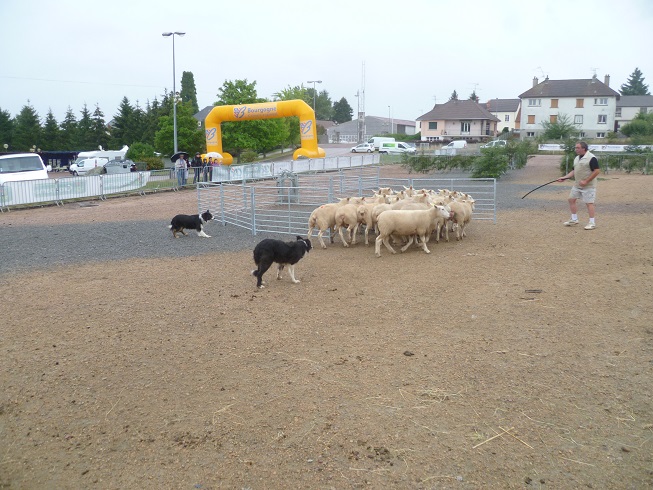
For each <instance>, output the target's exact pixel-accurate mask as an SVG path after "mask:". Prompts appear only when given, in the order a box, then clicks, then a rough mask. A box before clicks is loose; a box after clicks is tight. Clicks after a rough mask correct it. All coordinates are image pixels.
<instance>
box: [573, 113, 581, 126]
mask: <svg viewBox="0 0 653 490" xmlns="http://www.w3.org/2000/svg"><path fill="white" fill-rule="evenodd" d="M574 124H583V116H582V114H581V115H577V116H574Z"/></svg>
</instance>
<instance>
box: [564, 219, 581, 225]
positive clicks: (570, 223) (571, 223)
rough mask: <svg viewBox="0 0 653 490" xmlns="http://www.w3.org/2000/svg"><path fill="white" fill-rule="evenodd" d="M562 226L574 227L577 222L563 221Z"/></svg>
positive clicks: (574, 220)
mask: <svg viewBox="0 0 653 490" xmlns="http://www.w3.org/2000/svg"><path fill="white" fill-rule="evenodd" d="M562 224H563V225H565V226H574V225H577V224H578V220H577V219H570V220H569V221H565V222H564V223H562Z"/></svg>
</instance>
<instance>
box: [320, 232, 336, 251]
mask: <svg viewBox="0 0 653 490" xmlns="http://www.w3.org/2000/svg"><path fill="white" fill-rule="evenodd" d="M324 232H325V230H322V229H321V230H320V231H319V232H318V233H317V238H318V239H319V240H320V245H321V246H322V248H326V243H324V240H323V239H322V235H323V234H324ZM331 242H333V237H331Z"/></svg>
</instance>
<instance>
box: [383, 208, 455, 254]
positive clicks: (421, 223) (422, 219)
mask: <svg viewBox="0 0 653 490" xmlns="http://www.w3.org/2000/svg"><path fill="white" fill-rule="evenodd" d="M449 213H450V211H449V210H448V209H447V208H445V207H444V206H437V205H436V206H433V207H431V208H430V209H426V210H422V209H416V210H401V209H399V210H395V209H390V210H388V211H384V212H383V213H381V214H380V215H379V221H378V223H377V225H378V228H379V236H378V237H376V243H375V253H376V256H377V257H380V256H381V243H383V244H384V245H385V247H386V248H387V249H388V250H389V251H390V252H391V253H393V254H394V253H397V252H396V251H395V249H394V248H392V247H391V246H390V241H389V239H390V236H391V235H399V236H405V237H409V238H408V243H407V244H406V245H404V246H403V247H402V248H401V251H402V252H405V251H406V250H407V249H408V247H410V245H411V244H412V243H413V237H414V236H417V237H419V239H420V245H421V247H422V250H424V252H426V253H427V254H428V253H431V251H430V250H429V249H428V248H427V247H426V237H427V236H428V235H430V234H431V233H432V232H433V230H434V229H435V227H436V220H437V218H438V217H443V218H448V217H449Z"/></svg>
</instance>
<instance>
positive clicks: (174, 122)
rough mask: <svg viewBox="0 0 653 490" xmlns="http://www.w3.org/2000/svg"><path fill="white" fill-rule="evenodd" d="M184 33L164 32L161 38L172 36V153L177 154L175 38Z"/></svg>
mask: <svg viewBox="0 0 653 490" xmlns="http://www.w3.org/2000/svg"><path fill="white" fill-rule="evenodd" d="M185 34H186V33H185V32H164V33H163V34H161V35H162V36H163V37H170V36H172V128H173V129H172V130H173V133H174V153H177V150H178V148H177V91H176V88H175V78H176V75H175V36H184V35H185Z"/></svg>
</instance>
